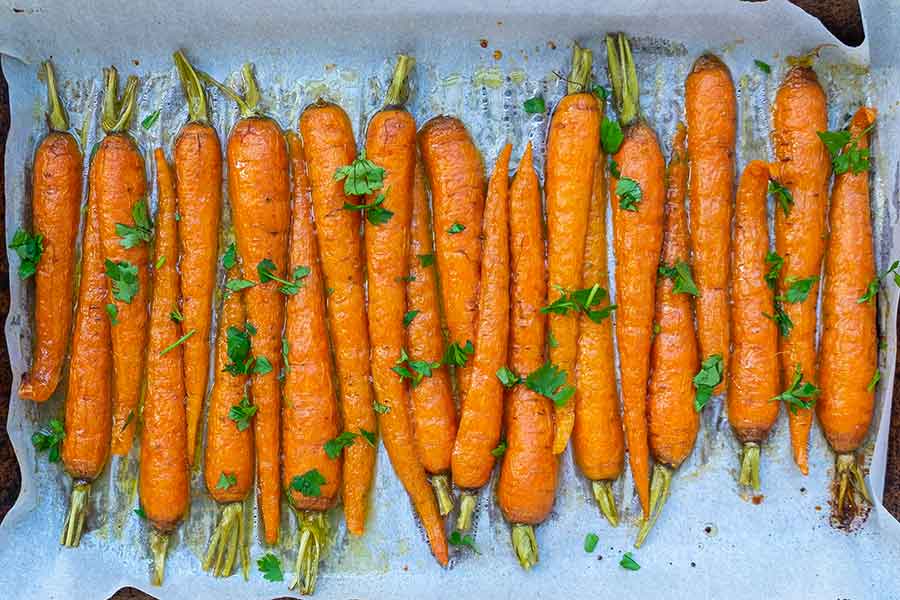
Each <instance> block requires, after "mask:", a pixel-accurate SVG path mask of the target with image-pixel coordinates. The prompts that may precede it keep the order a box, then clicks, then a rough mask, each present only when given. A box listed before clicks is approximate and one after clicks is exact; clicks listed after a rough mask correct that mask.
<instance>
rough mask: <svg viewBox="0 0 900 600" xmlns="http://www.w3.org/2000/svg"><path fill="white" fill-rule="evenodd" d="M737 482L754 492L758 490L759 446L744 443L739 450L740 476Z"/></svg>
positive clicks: (753, 443)
mask: <svg viewBox="0 0 900 600" xmlns="http://www.w3.org/2000/svg"><path fill="white" fill-rule="evenodd" d="M738 482H739V483H740V484H741V485H743V486H747V487H752V488H753V489H754V490H758V489H759V444H757V443H756V442H746V443H745V444H744V447H743V448H742V449H741V474H740V477H739V478H738Z"/></svg>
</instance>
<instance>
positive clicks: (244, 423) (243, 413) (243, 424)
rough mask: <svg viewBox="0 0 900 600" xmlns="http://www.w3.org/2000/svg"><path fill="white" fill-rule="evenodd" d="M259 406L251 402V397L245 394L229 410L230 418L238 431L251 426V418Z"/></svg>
mask: <svg viewBox="0 0 900 600" xmlns="http://www.w3.org/2000/svg"><path fill="white" fill-rule="evenodd" d="M256 411H257V408H256V407H255V406H253V405H252V404H250V400H249V398H247V396H244V397H243V398H241V401H240V402H238V403H237V404H235V405H233V406H232V407H231V408H230V409H229V410H228V418H229V419H231V420H232V421H234V424H235V425H236V426H237V428H238V431H244V430H245V429H247V428H248V427H250V419H252V418H253V415H255V414H256Z"/></svg>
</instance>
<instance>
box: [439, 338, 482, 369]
mask: <svg viewBox="0 0 900 600" xmlns="http://www.w3.org/2000/svg"><path fill="white" fill-rule="evenodd" d="M474 353H475V347H474V346H473V345H472V340H466V344H465V345H464V346H460V345H459V344H458V343H457V342H453V343H452V344H450V345H449V346H447V350H446V351H445V352H444V358H443V361H442V362H443V363H444V364H445V365H454V366H457V367H464V366H466V361H468V360H469V357H470V356H472V355H473V354H474Z"/></svg>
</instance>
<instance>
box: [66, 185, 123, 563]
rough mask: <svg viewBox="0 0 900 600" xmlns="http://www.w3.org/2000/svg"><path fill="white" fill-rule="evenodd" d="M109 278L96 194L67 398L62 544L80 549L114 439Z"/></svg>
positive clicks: (87, 227) (83, 263) (85, 245)
mask: <svg viewBox="0 0 900 600" xmlns="http://www.w3.org/2000/svg"><path fill="white" fill-rule="evenodd" d="M106 294H107V291H106V275H105V272H104V268H103V247H102V246H101V244H100V215H99V211H98V206H97V198H96V196H95V195H94V194H90V198H89V200H88V214H87V223H86V225H85V229H84V237H83V239H82V241H81V282H80V283H79V288H78V309H77V311H76V316H75V333H74V335H73V337H72V360H71V362H70V363H69V383H68V386H67V392H66V418H65V423H66V437H65V438H63V442H62V461H63V466H64V467H65V469H66V473H68V474H69V476H70V477H72V483H73V486H72V499H71V501H70V503H69V512H68V515H67V516H66V524H65V526H64V527H63V534H62V539H61V540H60V543H61V544H63V545H64V546H77V545H78V543H79V542H80V541H81V534H82V532H83V530H84V519H85V516H86V515H87V511H88V501H89V499H90V495H91V481H93V480H94V479H96V478H97V477H98V476H99V475H100V473H102V472H103V467H104V466H105V465H106V461H107V459H108V458H109V440H110V439H111V438H112V351H111V349H110V343H111V342H110V339H109V320H108V319H107V318H106V308H105V307H106Z"/></svg>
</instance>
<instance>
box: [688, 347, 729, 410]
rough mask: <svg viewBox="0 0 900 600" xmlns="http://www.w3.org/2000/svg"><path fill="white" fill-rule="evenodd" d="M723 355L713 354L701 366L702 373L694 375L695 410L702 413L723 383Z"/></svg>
mask: <svg viewBox="0 0 900 600" xmlns="http://www.w3.org/2000/svg"><path fill="white" fill-rule="evenodd" d="M723 369H724V365H723V364H722V355H721V354H713V355H712V356H710V357H709V358H707V359H706V360H704V361H703V364H701V365H700V371H699V372H698V373H697V374H696V375H694V379H693V382H694V388H695V389H696V390H697V393H696V394H695V395H694V410H695V411H697V412H700V411H701V410H703V408H704V407H705V406H706V405H707V404H708V403H709V399H710V398H711V397H712V393H713V390H714V389H716V386H717V385H719V384H720V383H722V371H723Z"/></svg>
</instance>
